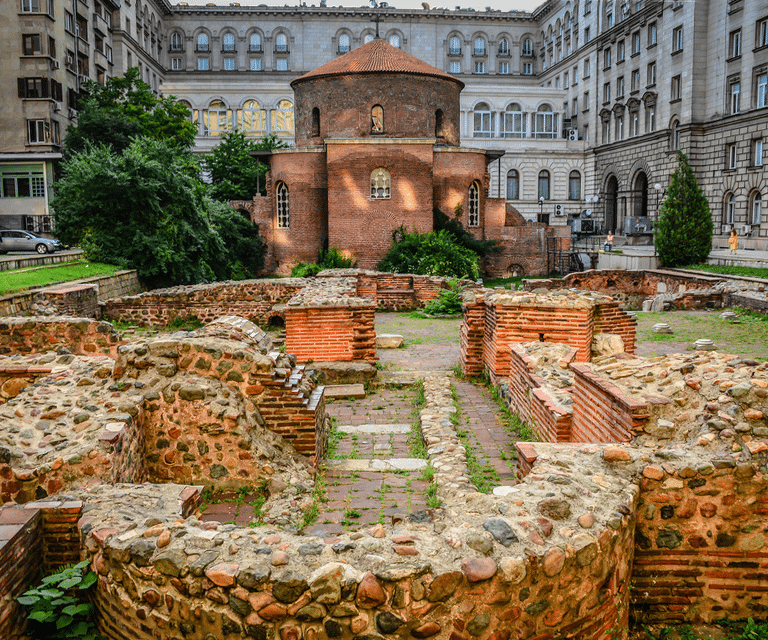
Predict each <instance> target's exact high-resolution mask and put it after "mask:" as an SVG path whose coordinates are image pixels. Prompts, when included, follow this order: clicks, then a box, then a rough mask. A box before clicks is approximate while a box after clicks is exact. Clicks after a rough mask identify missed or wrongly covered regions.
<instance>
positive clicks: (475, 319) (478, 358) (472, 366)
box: [460, 295, 485, 378]
mask: <svg viewBox="0 0 768 640" xmlns="http://www.w3.org/2000/svg"><path fill="white" fill-rule="evenodd" d="M462 313H463V315H464V320H463V322H462V323H461V329H460V337H461V353H460V362H461V370H462V372H463V373H464V375H465V376H467V377H469V378H477V377H480V376H481V375H483V371H484V370H485V366H484V364H483V336H484V335H485V304H484V302H483V298H482V296H481V295H478V296H467V297H465V298H464V303H463V304H462Z"/></svg>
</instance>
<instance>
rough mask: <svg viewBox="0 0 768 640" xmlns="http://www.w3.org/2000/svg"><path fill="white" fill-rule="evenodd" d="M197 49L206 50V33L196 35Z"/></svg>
mask: <svg viewBox="0 0 768 640" xmlns="http://www.w3.org/2000/svg"><path fill="white" fill-rule="evenodd" d="M197 50H198V51H208V34H207V33H199V34H198V35H197Z"/></svg>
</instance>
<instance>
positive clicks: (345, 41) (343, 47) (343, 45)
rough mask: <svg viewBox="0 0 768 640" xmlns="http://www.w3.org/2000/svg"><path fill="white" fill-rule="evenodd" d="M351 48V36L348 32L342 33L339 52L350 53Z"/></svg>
mask: <svg viewBox="0 0 768 640" xmlns="http://www.w3.org/2000/svg"><path fill="white" fill-rule="evenodd" d="M349 50H350V45H349V36H348V35H347V34H346V33H342V34H341V35H340V36H339V53H348V52H349Z"/></svg>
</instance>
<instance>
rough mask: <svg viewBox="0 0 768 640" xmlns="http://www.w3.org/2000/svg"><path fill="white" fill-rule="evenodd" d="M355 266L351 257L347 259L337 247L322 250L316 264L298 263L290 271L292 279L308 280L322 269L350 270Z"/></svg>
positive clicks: (355, 263) (355, 262)
mask: <svg viewBox="0 0 768 640" xmlns="http://www.w3.org/2000/svg"><path fill="white" fill-rule="evenodd" d="M356 265H357V261H356V260H355V259H354V258H352V257H349V258H348V257H347V256H345V255H344V254H343V253H341V251H339V248H338V247H331V248H330V249H323V250H322V251H320V255H319V256H318V257H317V262H299V263H298V264H296V265H295V266H294V267H293V269H291V277H292V278H309V277H312V276H316V275H317V274H318V273H320V272H321V271H323V270H324V269H351V268H352V267H354V266H356Z"/></svg>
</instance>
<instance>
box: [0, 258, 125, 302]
mask: <svg viewBox="0 0 768 640" xmlns="http://www.w3.org/2000/svg"><path fill="white" fill-rule="evenodd" d="M121 269H122V267H118V266H116V265H113V264H101V263H98V262H87V261H83V260H80V261H76V262H67V263H66V264H62V265H56V266H52V267H36V268H33V269H18V270H16V271H0V295H7V294H9V293H16V292H18V291H23V290H24V289H29V288H31V287H44V286H46V285H50V284H55V283H57V282H67V281H69V280H80V279H81V278H92V277H94V276H105V275H110V274H112V273H115V272H116V271H120V270H121Z"/></svg>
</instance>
